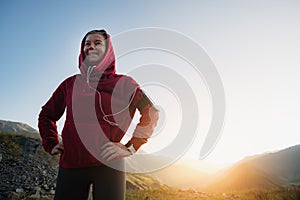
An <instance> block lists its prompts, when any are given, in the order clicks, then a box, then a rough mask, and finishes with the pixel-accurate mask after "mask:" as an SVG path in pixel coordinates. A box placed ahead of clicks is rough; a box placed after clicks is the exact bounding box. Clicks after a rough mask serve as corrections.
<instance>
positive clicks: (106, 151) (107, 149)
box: [100, 146, 116, 157]
mask: <svg viewBox="0 0 300 200" xmlns="http://www.w3.org/2000/svg"><path fill="white" fill-rule="evenodd" d="M115 148H116V147H114V146H112V147H107V148H106V149H104V150H103V151H102V152H101V154H100V157H103V156H104V155H105V154H107V153H108V152H110V151H115Z"/></svg>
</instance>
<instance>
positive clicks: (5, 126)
mask: <svg viewBox="0 0 300 200" xmlns="http://www.w3.org/2000/svg"><path fill="white" fill-rule="evenodd" d="M1 132H5V133H11V134H25V135H30V136H33V137H39V132H38V131H37V130H35V129H34V128H32V127H31V126H29V125H27V124H24V123H21V122H12V121H5V120H0V133H1Z"/></svg>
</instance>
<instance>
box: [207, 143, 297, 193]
mask: <svg viewBox="0 0 300 200" xmlns="http://www.w3.org/2000/svg"><path fill="white" fill-rule="evenodd" d="M299 158H300V145H297V146H293V147H290V148H287V149H284V150H281V151H277V152H274V153H266V154H262V155H255V156H251V157H247V158H245V159H243V160H241V161H240V162H238V163H236V164H234V165H233V166H231V167H229V168H227V169H224V170H222V171H220V172H219V173H218V174H217V175H215V176H214V177H213V178H211V180H210V182H211V183H210V184H209V185H208V186H207V187H205V188H203V189H204V190H206V191H219V192H225V191H237V190H247V189H274V188H280V187H287V186H290V185H295V184H296V185H300V181H299V180H300V178H299V177H300V164H299V163H300V161H299Z"/></svg>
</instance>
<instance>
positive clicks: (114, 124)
mask: <svg viewBox="0 0 300 200" xmlns="http://www.w3.org/2000/svg"><path fill="white" fill-rule="evenodd" d="M95 67H96V66H90V67H89V68H88V70H87V84H88V86H89V87H90V88H91V89H92V90H94V91H96V92H97V93H98V94H99V101H100V110H101V112H102V114H103V117H102V118H103V120H104V121H106V122H107V123H109V124H110V125H112V126H118V125H119V124H118V123H115V122H112V121H110V120H109V119H108V117H113V116H114V115H118V114H120V113H122V112H124V111H125V110H126V109H127V108H129V106H130V104H131V103H132V101H133V99H134V96H135V94H136V91H137V88H135V90H134V93H133V95H132V96H131V98H130V101H129V104H128V105H127V106H125V107H124V108H122V109H121V110H120V111H118V112H116V113H112V114H105V112H104V110H103V108H102V98H101V93H100V92H99V91H98V90H97V89H95V88H93V87H92V86H91V85H90V76H91V74H92V72H93V70H94V68H95Z"/></svg>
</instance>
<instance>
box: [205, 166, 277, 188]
mask: <svg viewBox="0 0 300 200" xmlns="http://www.w3.org/2000/svg"><path fill="white" fill-rule="evenodd" d="M281 185H282V182H281V181H280V180H279V179H277V178H276V177H272V176H270V175H268V174H266V173H265V172H263V171H261V170H259V169H257V168H256V167H254V166H252V165H251V164H248V163H238V164H236V165H234V166H233V167H231V168H229V169H228V170H227V171H225V172H224V174H223V175H222V176H220V177H218V178H216V179H215V180H214V181H213V182H212V183H211V184H210V185H209V186H208V187H206V188H205V190H206V191H211V192H216V191H218V192H227V191H238V190H248V189H275V188H279V187H280V186H281Z"/></svg>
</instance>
